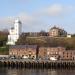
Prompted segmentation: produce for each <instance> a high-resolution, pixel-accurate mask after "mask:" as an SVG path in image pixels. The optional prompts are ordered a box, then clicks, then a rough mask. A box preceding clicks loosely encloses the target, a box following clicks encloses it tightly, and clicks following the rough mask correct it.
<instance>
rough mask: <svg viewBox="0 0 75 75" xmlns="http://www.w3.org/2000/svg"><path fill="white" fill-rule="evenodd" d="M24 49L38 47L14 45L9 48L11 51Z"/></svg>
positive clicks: (35, 46)
mask: <svg viewBox="0 0 75 75" xmlns="http://www.w3.org/2000/svg"><path fill="white" fill-rule="evenodd" d="M14 48H15V49H24V48H33V49H36V48H37V45H12V46H10V47H9V49H14Z"/></svg>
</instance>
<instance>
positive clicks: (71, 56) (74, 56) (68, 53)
mask: <svg viewBox="0 0 75 75" xmlns="http://www.w3.org/2000/svg"><path fill="white" fill-rule="evenodd" d="M61 59H62V60H75V50H65V51H64V52H63V53H62V56H61Z"/></svg>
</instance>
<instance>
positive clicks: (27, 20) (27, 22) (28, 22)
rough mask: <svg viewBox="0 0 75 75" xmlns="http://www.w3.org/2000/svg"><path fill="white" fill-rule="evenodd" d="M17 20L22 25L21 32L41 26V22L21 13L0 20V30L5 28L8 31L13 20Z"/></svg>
mask: <svg viewBox="0 0 75 75" xmlns="http://www.w3.org/2000/svg"><path fill="white" fill-rule="evenodd" d="M17 18H19V19H20V20H21V22H22V25H23V30H27V28H29V29H31V28H32V29H33V28H37V26H38V25H40V24H42V22H41V21H40V20H39V19H37V18H36V17H34V16H32V15H29V14H27V13H25V12H22V13H20V14H18V15H17V16H10V17H4V18H0V27H1V28H0V29H5V28H8V29H10V28H11V27H12V26H13V24H14V20H15V19H17Z"/></svg>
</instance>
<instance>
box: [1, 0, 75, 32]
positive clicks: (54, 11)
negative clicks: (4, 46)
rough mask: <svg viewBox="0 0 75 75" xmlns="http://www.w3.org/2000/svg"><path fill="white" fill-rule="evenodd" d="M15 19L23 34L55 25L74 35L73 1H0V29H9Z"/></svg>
mask: <svg viewBox="0 0 75 75" xmlns="http://www.w3.org/2000/svg"><path fill="white" fill-rule="evenodd" d="M17 17H18V18H19V19H20V20H21V21H22V24H23V25H22V30H23V31H25V32H34V31H35V32H37V31H40V30H45V31H48V30H49V28H50V27H52V26H54V25H56V26H59V27H60V28H64V29H65V30H66V31H67V32H68V33H75V0H0V29H1V30H2V29H6V28H8V29H10V28H11V27H12V26H13V23H14V20H15V19H16V18H17Z"/></svg>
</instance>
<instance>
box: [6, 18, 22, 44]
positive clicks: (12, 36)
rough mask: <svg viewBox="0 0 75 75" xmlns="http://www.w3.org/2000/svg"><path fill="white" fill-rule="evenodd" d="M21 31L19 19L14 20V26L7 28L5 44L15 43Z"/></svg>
mask: <svg viewBox="0 0 75 75" xmlns="http://www.w3.org/2000/svg"><path fill="white" fill-rule="evenodd" d="M21 33H22V23H21V21H20V20H19V19H16V20H15V22H14V27H12V28H11V29H10V30H9V35H8V41H7V45H15V43H16V42H17V40H18V39H19V36H20V35H21Z"/></svg>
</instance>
